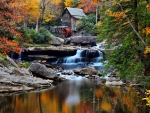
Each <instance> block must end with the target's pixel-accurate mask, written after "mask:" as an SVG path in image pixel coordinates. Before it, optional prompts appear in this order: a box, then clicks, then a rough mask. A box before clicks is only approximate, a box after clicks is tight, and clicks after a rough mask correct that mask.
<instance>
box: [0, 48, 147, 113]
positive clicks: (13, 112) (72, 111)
mask: <svg viewBox="0 0 150 113" xmlns="http://www.w3.org/2000/svg"><path fill="white" fill-rule="evenodd" d="M102 58H103V54H102V53H101V52H100V51H94V52H90V51H85V50H78V51H77V53H76V55H75V56H70V57H64V58H59V59H58V60H57V61H56V62H53V63H52V64H53V65H59V66H63V68H64V69H66V70H72V69H74V68H83V67H87V66H94V67H95V68H96V69H98V70H102V69H103V63H102V62H100V60H101V59H102ZM95 83H96V81H95V80H89V79H86V78H83V77H80V76H78V77H74V78H73V79H70V80H66V81H63V82H62V83H60V84H58V85H57V86H56V87H54V88H51V89H46V90H42V91H36V92H26V93H22V94H16V95H15V94H14V95H10V96H3V97H0V113H149V111H148V108H147V107H146V106H145V102H144V101H142V96H141V95H138V92H137V91H136V90H135V89H134V88H131V87H110V86H105V85H96V84H95Z"/></svg>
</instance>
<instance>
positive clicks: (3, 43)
mask: <svg viewBox="0 0 150 113" xmlns="http://www.w3.org/2000/svg"><path fill="white" fill-rule="evenodd" d="M18 45H19V43H18V42H15V41H11V40H8V39H7V38H0V53H2V54H4V55H5V54H7V53H9V52H11V51H14V52H16V53H18V54H19V52H20V48H18Z"/></svg>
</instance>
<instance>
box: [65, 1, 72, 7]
mask: <svg viewBox="0 0 150 113" xmlns="http://www.w3.org/2000/svg"><path fill="white" fill-rule="evenodd" d="M64 5H65V7H72V6H73V4H72V0H66V1H65V2H64Z"/></svg>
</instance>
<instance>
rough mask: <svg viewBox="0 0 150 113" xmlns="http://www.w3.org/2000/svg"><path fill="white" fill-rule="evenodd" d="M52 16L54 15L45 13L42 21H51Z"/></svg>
mask: <svg viewBox="0 0 150 113" xmlns="http://www.w3.org/2000/svg"><path fill="white" fill-rule="evenodd" d="M54 17H55V16H54V15H51V14H45V15H44V21H45V22H49V21H51V20H52V19H53V18H54Z"/></svg>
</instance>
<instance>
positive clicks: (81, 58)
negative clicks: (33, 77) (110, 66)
mask: <svg viewBox="0 0 150 113" xmlns="http://www.w3.org/2000/svg"><path fill="white" fill-rule="evenodd" d="M102 58H103V53H102V52H101V51H99V50H95V49H83V50H82V49H78V50H77V52H76V54H75V55H74V56H67V57H63V58H59V59H58V60H57V61H56V62H55V63H54V64H57V65H58V64H59V65H60V64H61V66H62V67H64V68H65V69H74V68H84V67H86V66H94V67H95V68H96V69H98V70H102V65H103V64H102V63H101V62H100V60H101V59H102Z"/></svg>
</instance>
